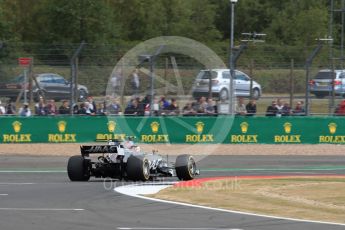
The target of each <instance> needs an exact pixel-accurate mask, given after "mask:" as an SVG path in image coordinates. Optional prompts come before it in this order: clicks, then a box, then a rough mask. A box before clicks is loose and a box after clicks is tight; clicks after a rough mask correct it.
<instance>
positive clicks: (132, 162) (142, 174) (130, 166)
mask: <svg viewBox="0 0 345 230" xmlns="http://www.w3.org/2000/svg"><path fill="white" fill-rule="evenodd" d="M126 172H127V177H128V179H129V180H133V181H138V180H141V181H147V180H149V179H150V162H149V160H148V159H147V158H146V157H144V156H133V155H132V156H130V157H129V158H128V160H127V169H126Z"/></svg>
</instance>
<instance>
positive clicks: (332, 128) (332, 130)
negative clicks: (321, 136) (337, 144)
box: [328, 122, 337, 134]
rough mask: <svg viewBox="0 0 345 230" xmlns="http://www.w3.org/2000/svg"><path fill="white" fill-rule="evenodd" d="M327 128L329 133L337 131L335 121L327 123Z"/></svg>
mask: <svg viewBox="0 0 345 230" xmlns="http://www.w3.org/2000/svg"><path fill="white" fill-rule="evenodd" d="M328 129H329V132H330V133H331V134H334V133H335V132H336V131H337V124H336V123H333V122H332V123H329V124H328Z"/></svg>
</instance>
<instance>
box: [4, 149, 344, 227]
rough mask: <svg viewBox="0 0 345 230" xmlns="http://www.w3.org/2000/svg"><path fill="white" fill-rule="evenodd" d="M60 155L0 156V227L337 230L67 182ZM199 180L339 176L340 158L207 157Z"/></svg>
mask: <svg viewBox="0 0 345 230" xmlns="http://www.w3.org/2000/svg"><path fill="white" fill-rule="evenodd" d="M66 162H67V158H64V157H20V156H15V157H14V156H11V157H9V156H1V157H0V229H1V230H10V229H25V230H29V229H32V230H38V229H44V230H46V229H50V230H54V229H56V230H61V229H138V230H140V229H142V230H144V229H162V230H169V229H172V230H178V229H190V230H207V229H210V230H213V229H228V230H231V229H232V230H235V229H236V230H240V229H241V230H254V229H255V230H261V229H262V230H263V229H265V230H299V229H301V230H302V229H303V230H309V229H310V230H324V229H328V230H336V229H339V230H340V229H344V228H345V227H344V226H338V225H327V224H319V223H308V222H298V221H290V220H282V219H270V218H264V217H257V216H249V215H242V214H233V213H225V212H220V211H211V210H205V209H200V208H193V207H186V206H180V205H174V204H165V203H159V202H153V201H147V200H142V199H139V198H133V197H129V196H126V195H121V194H119V193H116V192H115V191H114V190H113V189H114V187H115V186H119V185H123V184H125V183H122V182H118V181H106V182H104V181H103V180H92V181H90V182H73V183H72V182H70V181H69V179H68V177H67V174H66ZM198 165H199V168H200V169H201V173H202V177H211V176H227V175H282V174H283V175H284V174H288V175H304V174H306V175H311V174H312V175H313V174H344V175H345V157H340V156H327V157H320V156H318V157H315V156H306V157H301V156H299V157H297V156H209V157H206V158H203V159H201V160H200V162H199V163H198Z"/></svg>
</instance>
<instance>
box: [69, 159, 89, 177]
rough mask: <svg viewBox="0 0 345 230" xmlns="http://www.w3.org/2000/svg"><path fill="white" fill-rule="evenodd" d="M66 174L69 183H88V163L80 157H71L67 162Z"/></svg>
mask: <svg viewBox="0 0 345 230" xmlns="http://www.w3.org/2000/svg"><path fill="white" fill-rule="evenodd" d="M67 174H68V177H69V179H70V180H71V181H88V180H89V179H90V170H89V167H88V161H87V160H85V159H84V158H83V157H82V156H72V157H70V158H69V160H68V164H67Z"/></svg>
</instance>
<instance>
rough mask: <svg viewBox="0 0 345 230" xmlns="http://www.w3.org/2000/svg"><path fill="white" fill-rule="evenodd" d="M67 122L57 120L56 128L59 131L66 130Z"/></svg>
mask: <svg viewBox="0 0 345 230" xmlns="http://www.w3.org/2000/svg"><path fill="white" fill-rule="evenodd" d="M66 126H67V122H66V121H59V122H58V129H59V132H60V133H64V132H65V131H66Z"/></svg>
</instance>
